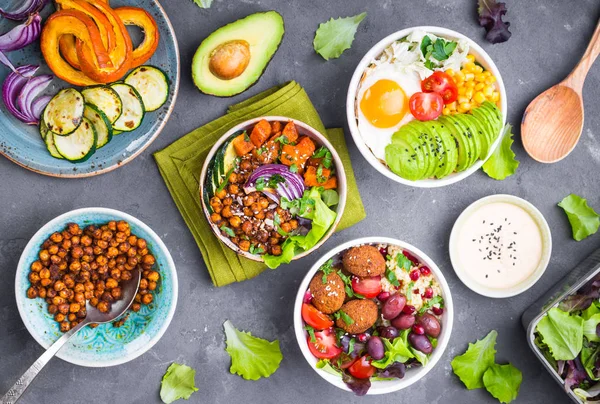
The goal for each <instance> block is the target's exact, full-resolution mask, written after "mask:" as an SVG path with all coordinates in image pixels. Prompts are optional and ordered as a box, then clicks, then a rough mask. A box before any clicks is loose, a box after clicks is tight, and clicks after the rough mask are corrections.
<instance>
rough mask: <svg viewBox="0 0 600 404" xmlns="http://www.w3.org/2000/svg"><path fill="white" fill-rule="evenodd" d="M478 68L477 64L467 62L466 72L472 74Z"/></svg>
mask: <svg viewBox="0 0 600 404" xmlns="http://www.w3.org/2000/svg"><path fill="white" fill-rule="evenodd" d="M476 67H477V65H476V64H475V63H473V62H467V63H465V67H464V70H466V71H469V72H472V71H474V69H475V68H476Z"/></svg>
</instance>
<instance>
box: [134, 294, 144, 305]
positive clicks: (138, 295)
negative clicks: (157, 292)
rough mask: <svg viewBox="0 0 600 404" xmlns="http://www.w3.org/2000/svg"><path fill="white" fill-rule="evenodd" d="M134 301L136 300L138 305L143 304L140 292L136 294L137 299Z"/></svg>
mask: <svg viewBox="0 0 600 404" xmlns="http://www.w3.org/2000/svg"><path fill="white" fill-rule="evenodd" d="M133 300H134V301H135V302H136V303H141V302H142V295H141V294H140V293H139V292H138V293H136V294H135V297H134V298H133Z"/></svg>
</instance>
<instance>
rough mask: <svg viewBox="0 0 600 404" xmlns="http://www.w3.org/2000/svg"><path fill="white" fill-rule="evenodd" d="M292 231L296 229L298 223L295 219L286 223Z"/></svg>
mask: <svg viewBox="0 0 600 404" xmlns="http://www.w3.org/2000/svg"><path fill="white" fill-rule="evenodd" d="M288 223H289V224H290V227H291V228H292V230H296V229H297V228H298V221H297V220H296V219H292V220H290V221H289V222H288Z"/></svg>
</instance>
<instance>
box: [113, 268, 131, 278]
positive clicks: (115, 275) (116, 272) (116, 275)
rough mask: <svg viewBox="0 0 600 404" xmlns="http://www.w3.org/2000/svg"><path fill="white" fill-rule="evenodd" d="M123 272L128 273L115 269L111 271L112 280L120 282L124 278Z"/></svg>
mask: <svg viewBox="0 0 600 404" xmlns="http://www.w3.org/2000/svg"><path fill="white" fill-rule="evenodd" d="M123 272H128V271H127V270H123V271H121V270H120V269H119V268H113V269H111V270H110V277H111V278H112V279H116V280H119V279H121V276H122V274H123ZM130 279H131V278H130Z"/></svg>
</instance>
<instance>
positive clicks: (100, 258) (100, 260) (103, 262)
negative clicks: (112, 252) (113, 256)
mask: <svg viewBox="0 0 600 404" xmlns="http://www.w3.org/2000/svg"><path fill="white" fill-rule="evenodd" d="M96 262H97V263H98V265H107V264H108V258H106V257H105V256H104V255H99V256H97V257H96Z"/></svg>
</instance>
